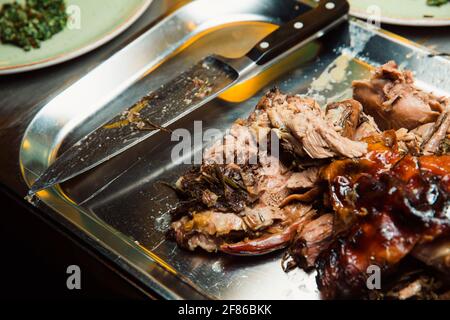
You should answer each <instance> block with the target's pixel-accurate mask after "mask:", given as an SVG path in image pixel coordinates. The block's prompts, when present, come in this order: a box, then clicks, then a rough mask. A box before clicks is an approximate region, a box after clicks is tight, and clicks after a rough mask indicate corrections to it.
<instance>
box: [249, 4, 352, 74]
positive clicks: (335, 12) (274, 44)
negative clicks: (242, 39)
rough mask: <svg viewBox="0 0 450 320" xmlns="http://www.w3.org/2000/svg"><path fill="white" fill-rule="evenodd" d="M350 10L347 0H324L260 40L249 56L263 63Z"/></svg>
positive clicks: (259, 63) (260, 63) (258, 62)
mask: <svg viewBox="0 0 450 320" xmlns="http://www.w3.org/2000/svg"><path fill="white" fill-rule="evenodd" d="M348 11H349V4H348V2H347V1H346V0H322V1H320V3H319V4H318V6H317V7H316V8H315V9H313V10H310V11H308V12H306V13H304V14H302V15H300V16H298V17H297V18H295V19H294V20H292V21H290V22H288V23H286V24H284V25H282V26H281V27H280V28H278V29H277V30H275V31H274V32H272V33H271V34H270V35H268V36H267V37H266V38H264V39H263V40H262V41H260V42H259V43H258V44H257V45H256V46H255V47H254V48H253V49H252V50H250V52H249V53H247V57H249V58H250V59H252V60H253V61H254V62H256V63H257V64H258V65H263V64H265V63H267V62H269V61H270V60H272V59H273V58H275V57H277V56H278V55H280V54H281V53H283V52H285V51H287V50H289V49H291V48H292V47H294V46H295V45H297V44H298V43H300V42H302V41H303V40H306V39H308V38H309V37H311V36H312V35H314V34H315V33H317V32H319V31H321V30H322V29H323V28H325V27H327V26H328V25H330V24H331V23H333V22H335V21H336V20H338V19H340V18H342V17H343V16H344V15H346V14H347V13H348Z"/></svg>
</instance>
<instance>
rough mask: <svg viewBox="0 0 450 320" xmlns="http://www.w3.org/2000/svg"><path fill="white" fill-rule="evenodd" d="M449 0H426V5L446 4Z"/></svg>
mask: <svg viewBox="0 0 450 320" xmlns="http://www.w3.org/2000/svg"><path fill="white" fill-rule="evenodd" d="M448 1H449V0H427V5H429V6H436V7H438V6H442V5H443V4H446V3H447V2H448Z"/></svg>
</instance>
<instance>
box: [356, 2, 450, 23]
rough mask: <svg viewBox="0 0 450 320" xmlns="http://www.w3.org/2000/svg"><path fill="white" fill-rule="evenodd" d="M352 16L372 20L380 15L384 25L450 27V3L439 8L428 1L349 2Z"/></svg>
mask: <svg viewBox="0 0 450 320" xmlns="http://www.w3.org/2000/svg"><path fill="white" fill-rule="evenodd" d="M349 2H350V7H351V8H350V14H351V15H353V16H355V17H358V18H362V19H370V18H371V16H374V15H376V14H377V13H379V14H380V20H381V22H382V23H388V24H396V25H406V26H430V27H433V26H450V2H449V3H447V4H444V5H442V6H439V7H435V6H429V5H427V0H395V1H392V0H349Z"/></svg>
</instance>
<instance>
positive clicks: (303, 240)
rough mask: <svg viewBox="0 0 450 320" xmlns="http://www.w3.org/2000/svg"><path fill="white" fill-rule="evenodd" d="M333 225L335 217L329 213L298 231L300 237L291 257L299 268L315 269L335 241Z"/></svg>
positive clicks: (295, 242) (296, 241)
mask: <svg viewBox="0 0 450 320" xmlns="http://www.w3.org/2000/svg"><path fill="white" fill-rule="evenodd" d="M333 223H334V215H333V214H330V213H328V214H324V215H322V216H320V217H318V218H317V219H314V220H312V221H310V222H309V223H308V224H306V225H304V226H303V227H302V228H299V229H300V230H297V233H298V235H297V237H296V239H295V240H294V243H293V244H292V246H291V248H290V255H291V257H292V258H293V259H294V261H295V263H296V265H297V266H299V267H300V268H302V269H305V270H310V269H311V268H314V266H315V263H316V259H317V257H318V256H319V254H320V253H321V252H323V251H324V250H325V249H327V248H328V246H329V245H330V243H331V241H332V240H333V235H334V229H333Z"/></svg>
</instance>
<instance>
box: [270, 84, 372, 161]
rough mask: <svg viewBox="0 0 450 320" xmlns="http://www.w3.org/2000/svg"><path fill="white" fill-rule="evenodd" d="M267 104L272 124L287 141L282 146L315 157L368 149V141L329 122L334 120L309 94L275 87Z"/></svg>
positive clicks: (355, 153)
mask: <svg viewBox="0 0 450 320" xmlns="http://www.w3.org/2000/svg"><path fill="white" fill-rule="evenodd" d="M265 104H266V105H267V106H266V109H267V110H268V111H267V113H268V115H269V119H270V121H271V123H272V125H273V126H274V127H275V128H276V129H277V132H278V136H279V137H280V139H281V140H282V141H284V142H285V144H284V145H283V146H284V147H286V145H287V146H291V149H292V150H293V151H294V152H295V153H296V154H297V155H298V156H301V157H304V156H308V157H310V158H313V159H323V158H332V157H335V156H345V157H350V158H354V157H360V156H362V155H363V154H364V153H365V152H366V151H367V145H366V144H365V143H363V142H357V141H352V140H350V139H348V138H345V137H343V136H342V135H340V134H339V133H338V132H337V131H336V129H335V127H334V125H333V124H332V123H330V122H329V121H331V120H329V121H327V120H326V119H325V113H324V112H323V110H322V109H321V108H320V106H319V105H318V104H317V103H316V102H315V101H314V100H312V99H310V98H303V97H300V96H286V95H283V94H281V93H280V92H278V91H274V92H272V93H271V95H268V96H266V99H265ZM347 104H348V103H347ZM352 114H353V113H352ZM354 116H356V114H354ZM352 117H353V116H352ZM352 117H351V118H352ZM349 119H350V118H347V120H349ZM352 126H353V124H352ZM349 128H350V127H349Z"/></svg>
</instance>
